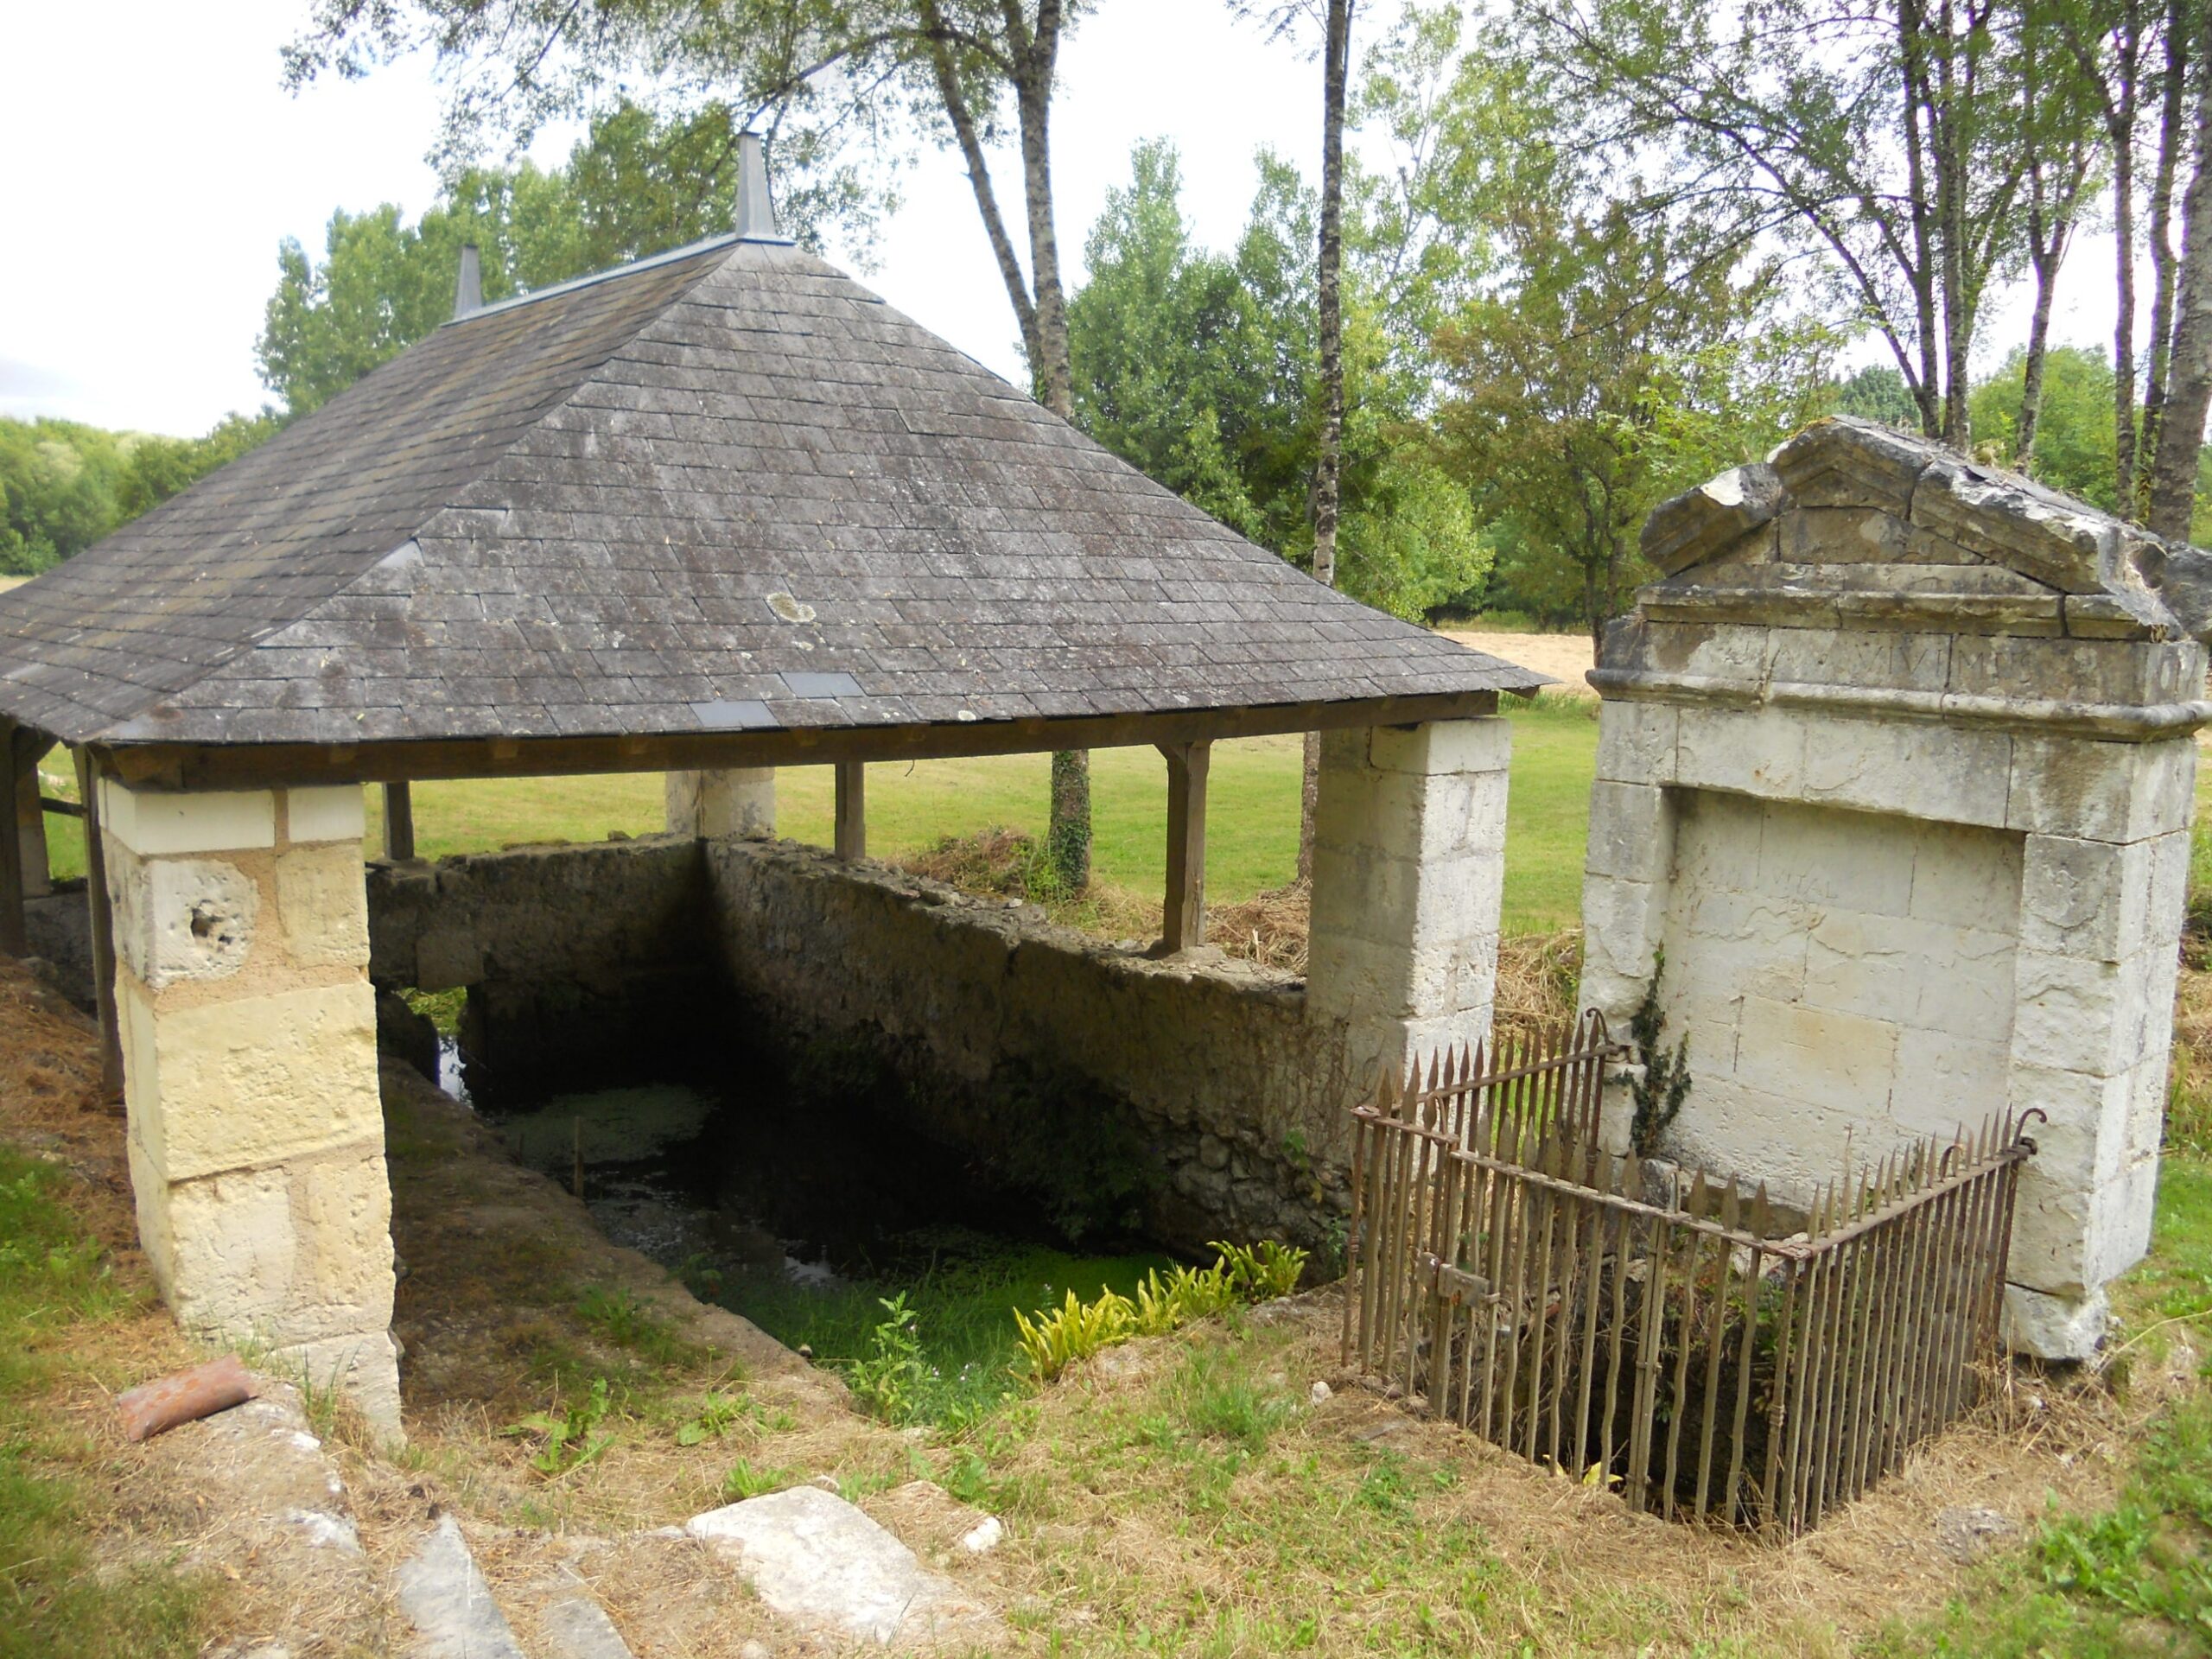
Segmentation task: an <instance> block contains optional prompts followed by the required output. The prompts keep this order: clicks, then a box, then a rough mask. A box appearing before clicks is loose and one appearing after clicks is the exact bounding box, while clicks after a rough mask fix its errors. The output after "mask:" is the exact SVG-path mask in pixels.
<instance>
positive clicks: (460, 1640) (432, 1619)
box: [394, 1515, 528, 1659]
mask: <svg viewBox="0 0 2212 1659" xmlns="http://www.w3.org/2000/svg"><path fill="white" fill-rule="evenodd" d="M394 1578H395V1580H396V1583H397V1589H398V1592H399V1606H400V1611H403V1612H404V1613H405V1614H406V1615H407V1618H408V1621H409V1622H410V1624H413V1625H414V1626H415V1644H414V1648H413V1653H414V1654H415V1656H416V1659H528V1656H527V1655H525V1654H524V1652H523V1650H522V1649H521V1648H520V1646H518V1644H517V1643H516V1641H515V1636H514V1632H513V1630H510V1629H509V1628H508V1626H507V1619H506V1615H505V1614H504V1613H502V1612H501V1611H499V1603H498V1602H496V1601H494V1600H493V1599H492V1586H490V1585H488V1584H486V1583H485V1582H484V1575H483V1573H480V1572H479V1571H477V1567H476V1558H475V1557H474V1555H472V1554H469V1553H468V1541H467V1539H466V1538H463V1537H462V1536H461V1526H460V1523H459V1522H456V1521H454V1518H453V1516H450V1515H447V1516H440V1517H439V1518H438V1524H437V1525H436V1526H435V1527H433V1528H432V1529H430V1530H429V1533H428V1534H427V1535H424V1537H423V1541H422V1543H421V1544H420V1545H418V1546H417V1547H416V1551H415V1553H414V1554H412V1555H410V1556H409V1557H408V1558H407V1560H404V1561H403V1562H401V1563H400V1567H399V1570H398V1572H397V1573H396V1574H395V1575H394Z"/></svg>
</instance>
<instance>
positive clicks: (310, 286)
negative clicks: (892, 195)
mask: <svg viewBox="0 0 2212 1659" xmlns="http://www.w3.org/2000/svg"><path fill="white" fill-rule="evenodd" d="M740 125H741V118H740V116H739V115H738V114H737V112H736V111H734V110H733V109H732V107H731V106H730V105H727V104H723V103H720V102H717V103H713V104H709V105H707V106H706V107H705V108H703V109H702V110H700V111H697V112H696V113H693V114H690V115H686V116H679V117H671V118H660V117H657V116H655V115H654V114H652V112H651V111H647V110H645V109H644V108H642V107H641V106H639V105H636V104H633V103H631V102H629V101H627V100H626V99H625V100H623V101H621V102H620V103H618V104H617V105H615V106H614V107H613V109H612V110H611V111H608V112H607V113H605V114H603V115H601V117H600V118H598V119H597V120H595V121H594V122H593V123H592V124H591V128H590V130H589V132H588V136H587V137H584V138H583V139H582V141H580V142H579V143H577V144H576V146H575V148H574V149H572V150H571V151H570V152H569V159H568V162H567V163H566V164H565V165H564V166H563V167H561V168H556V170H554V171H552V172H550V173H548V172H543V171H541V170H540V169H539V168H537V167H535V166H533V165H531V164H530V163H528V162H524V163H523V164H522V165H521V166H519V167H518V168H512V170H498V169H486V168H468V169H467V170H465V171H462V172H461V173H460V174H459V175H457V176H456V177H455V178H454V180H453V181H452V182H451V183H450V184H449V186H448V188H447V189H446V191H445V192H444V194H442V196H441V198H440V199H439V200H438V201H437V202H436V203H435V204H434V205H433V206H432V207H429V209H428V210H427V211H426V212H424V213H423V215H422V217H421V218H420V219H417V220H416V222H415V223H414V224H412V225H409V224H407V223H405V222H404V219H403V216H402V214H401V212H400V210H399V208H398V207H396V206H394V205H392V204H391V203H389V202H386V203H385V204H383V205H382V206H379V207H372V208H370V209H369V210H367V211H366V212H364V213H347V212H346V211H345V210H344V209H342V208H341V209H340V210H338V211H337V212H335V213H333V214H332V215H331V218H330V224H329V226H328V228H327V231H326V232H325V234H324V239H323V249H322V254H321V258H320V259H313V258H310V257H309V256H308V251H307V250H306V249H305V248H303V247H302V246H301V245H300V244H299V243H298V242H296V241H294V240H291V239H289V238H287V239H286V240H285V241H284V242H283V244H282V245H280V246H279V248H278V250H277V270H278V279H277V290H276V292H275V293H274V294H273V295H271V296H270V300H269V304H268V308H267V310H266V312H265V314H264V320H263V327H262V333H261V338H260V340H259V342H258V344H257V355H258V359H259V362H260V365H261V373H262V378H263V380H264V382H266V383H267V385H268V386H269V388H270V391H274V392H276V393H277V395H278V396H279V397H282V398H283V400H284V404H285V407H286V408H287V409H289V410H291V411H292V412H293V413H294V414H299V413H302V412H304V411H305V410H310V409H314V408H315V407H317V406H318V405H320V404H323V403H325V402H327V401H328V400H329V399H330V398H331V397H334V396H335V395H337V394H338V393H339V392H340V391H344V390H345V389H346V387H347V386H349V385H353V382H354V381H355V380H357V379H359V378H360V377H361V376H362V375H364V374H365V373H367V372H369V371H370V370H371V369H372V368H374V367H376V366H377V365H378V364H380V363H383V362H385V360H387V359H391V358H392V357H395V356H397V354H398V353H400V352H401V351H403V350H404V349H405V348H406V347H407V346H410V345H412V344H414V342H415V341H416V340H421V339H423V338H424V337H425V336H426V335H428V334H429V333H430V331H431V330H432V329H434V328H435V327H438V325H439V324H441V323H442V322H444V321H446V320H447V319H448V317H450V316H451V315H453V300H454V275H455V273H456V271H457V270H459V268H460V261H461V245H462V244H464V243H474V244H475V245H476V246H477V247H478V249H479V251H480V253H481V256H482V259H483V282H484V297H485V299H486V301H487V302H491V301H497V300H500V299H504V298H505V297H507V296H510V295H512V294H516V293H518V292H521V291H524V290H525V289H537V288H543V287H544V286H546V285H547V284H549V283H558V282H563V281H566V280H567V279H568V278H569V277H579V276H583V275H585V274H587V273H588V272H591V271H595V270H606V269H607V268H608V267H610V266H613V265H618V264H624V263H625V262H626V261H628V260H631V259H635V258H639V257H643V256H645V255H647V254H652V253H658V252H660V251H663V250H664V249H668V248H671V247H677V246H681V245H683V244H684V243H687V242H694V241H696V240H698V239H699V238H702V237H706V236H711V235H715V234H716V233H718V232H723V231H727V230H728V229H729V228H730V223H731V215H732V214H733V213H734V211H735V178H736V143H737V133H738V130H739V127H740ZM824 209H825V204H823V202H821V201H819V200H816V199H815V198H812V197H810V196H808V195H806V194H804V193H801V194H798V195H797V196H793V195H791V194H785V195H783V196H781V197H779V201H778V211H779V223H780V224H781V225H782V226H783V227H784V229H785V233H786V234H789V235H793V236H796V237H797V238H798V239H799V240H800V241H802V242H806V243H808V244H810V245H812V244H814V243H815V242H816V240H817V238H816V225H817V219H818V217H819V214H820V213H821V212H822V211H824Z"/></svg>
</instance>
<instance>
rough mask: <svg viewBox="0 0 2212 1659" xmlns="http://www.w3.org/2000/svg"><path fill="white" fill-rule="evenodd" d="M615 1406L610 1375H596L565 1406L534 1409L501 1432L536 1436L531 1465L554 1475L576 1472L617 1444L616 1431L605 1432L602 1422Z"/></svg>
mask: <svg viewBox="0 0 2212 1659" xmlns="http://www.w3.org/2000/svg"><path fill="white" fill-rule="evenodd" d="M612 1409H613V1406H612V1404H611V1402H609V1400H608V1398H607V1379H606V1378H605V1377H603V1376H598V1377H594V1378H593V1379H592V1384H591V1387H590V1389H588V1390H587V1391H586V1392H585V1393H583V1394H582V1395H578V1396H577V1397H576V1398H575V1399H573V1400H571V1401H569V1403H568V1404H567V1405H566V1406H565V1407H562V1406H556V1407H555V1408H554V1409H552V1410H550V1411H534V1412H532V1413H531V1414H530V1415H529V1416H527V1417H524V1418H523V1419H522V1420H521V1421H518V1422H513V1423H510V1424H508V1425H507V1426H506V1427H505V1428H503V1429H501V1430H500V1431H499V1432H500V1433H502V1434H505V1435H510V1436H512V1437H514V1438H516V1439H518V1440H519V1439H524V1438H535V1439H536V1440H537V1451H535V1452H532V1453H531V1459H530V1466H531V1468H533V1469H535V1470H536V1471H537V1472H538V1473H539V1474H541V1475H543V1476H545V1477H546V1478H548V1479H553V1478H557V1477H559V1476H562V1475H566V1474H573V1473H574V1472H575V1471H577V1470H579V1469H581V1468H582V1467H583V1466H584V1465H586V1464H588V1463H595V1462H597V1461H598V1460H599V1459H601V1457H604V1456H605V1455H606V1453H607V1448H608V1447H610V1446H613V1444H614V1435H613V1433H612V1432H611V1431H609V1432H606V1433H602V1432H601V1429H600V1424H601V1422H603V1421H606V1418H607V1413H608V1412H609V1411H611V1410H612Z"/></svg>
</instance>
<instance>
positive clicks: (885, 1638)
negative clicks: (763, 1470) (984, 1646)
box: [684, 1486, 1004, 1647]
mask: <svg viewBox="0 0 2212 1659" xmlns="http://www.w3.org/2000/svg"><path fill="white" fill-rule="evenodd" d="M684 1530H685V1531H686V1532H688V1533H690V1535H692V1536H693V1537H694V1538H697V1539H700V1540H702V1541H704V1542H706V1543H707V1544H709V1545H710V1546H711V1547H712V1548H714V1550H715V1553H716V1554H719V1555H721V1557H722V1558H723V1559H724V1560H727V1561H728V1562H729V1563H730V1565H731V1566H732V1567H734V1568H735V1569H736V1570H737V1571H738V1572H739V1573H741V1574H742V1575H743V1576H744V1578H745V1579H746V1580H747V1582H749V1583H750V1584H751V1585H752V1586H753V1590H754V1591H755V1592H757V1593H758V1594H759V1595H760V1599H761V1600H762V1601H764V1602H766V1604H767V1605H768V1606H769V1607H771V1608H772V1609H773V1610H774V1611H777V1612H779V1613H781V1614H783V1615H784V1616H785V1618H790V1619H792V1620H794V1621H796V1622H798V1623H799V1624H807V1625H812V1626H815V1627H817V1629H827V1630H833V1631H836V1632H837V1633H839V1634H842V1635H844V1636H847V1637H859V1638H861V1640H864V1641H872V1642H877V1643H882V1644H884V1645H886V1646H890V1645H893V1644H896V1645H898V1646H899V1647H909V1646H924V1645H930V1644H933V1643H941V1642H963V1643H990V1642H992V1641H994V1640H995V1639H996V1638H997V1637H1000V1636H1001V1635H1002V1634H1003V1633H1004V1632H1003V1629H1002V1627H1001V1624H1000V1623H999V1621H998V1619H997V1618H996V1617H995V1615H994V1614H993V1613H992V1612H991V1611H990V1610H989V1609H988V1608H987V1607H985V1606H984V1605H982V1603H980V1602H978V1601H976V1600H974V1599H972V1598H970V1597H969V1596H968V1595H966V1594H965V1593H964V1592H962V1590H961V1589H960V1587H959V1586H957V1585H956V1584H954V1583H953V1581H952V1580H950V1579H948V1578H945V1577H944V1575H942V1574H941V1573H932V1572H931V1571H929V1570H928V1569H927V1568H926V1567H923V1566H922V1564H921V1563H920V1561H918V1560H916V1559H915V1555H914V1552H913V1551H912V1550H911V1549H909V1548H906V1545H904V1544H902V1543H900V1542H899V1540H898V1539H897V1538H895V1537H893V1535H891V1534H890V1533H889V1532H888V1531H887V1530H886V1529H884V1528H882V1527H880V1526H879V1525H877V1524H876V1523H875V1522H874V1521H872V1520H870V1519H869V1518H868V1516H865V1515H863V1514H862V1513H861V1511H860V1510H857V1509H855V1508H854V1507H853V1505H851V1504H850V1503H846V1502H845V1500H844V1499H843V1498H842V1497H838V1496H837V1495H836V1493H834V1492H825V1491H823V1490H822V1489H821V1488H819V1487H817V1486H794V1487H792V1488H791V1490H790V1491H782V1492H775V1493H772V1494H771V1495H769V1496H768V1497H754V1498H748V1499H747V1500H746V1501H745V1502H744V1503H732V1504H729V1505H728V1506H726V1507H725V1508H722V1509H719V1510H709V1511H708V1512H707V1513H706V1514H704V1515H697V1516H692V1517H691V1519H690V1521H689V1522H686V1523H685V1525H684Z"/></svg>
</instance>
